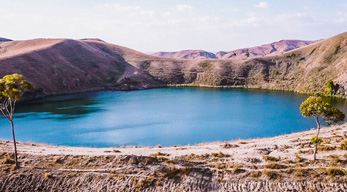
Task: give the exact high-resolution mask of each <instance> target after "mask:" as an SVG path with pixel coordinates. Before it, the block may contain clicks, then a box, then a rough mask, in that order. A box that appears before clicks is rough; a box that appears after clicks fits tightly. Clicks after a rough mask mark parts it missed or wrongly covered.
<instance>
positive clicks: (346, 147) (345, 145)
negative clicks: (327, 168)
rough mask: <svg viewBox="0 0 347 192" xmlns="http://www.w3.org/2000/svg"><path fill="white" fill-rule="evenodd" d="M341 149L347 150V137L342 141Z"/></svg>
mask: <svg viewBox="0 0 347 192" xmlns="http://www.w3.org/2000/svg"><path fill="white" fill-rule="evenodd" d="M340 149H342V150H347V139H345V140H343V141H342V142H341V144H340Z"/></svg>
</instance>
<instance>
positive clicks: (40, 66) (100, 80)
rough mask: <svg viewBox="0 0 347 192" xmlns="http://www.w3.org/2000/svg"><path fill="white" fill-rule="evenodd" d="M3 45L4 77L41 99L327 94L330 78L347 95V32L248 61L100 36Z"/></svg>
mask: <svg viewBox="0 0 347 192" xmlns="http://www.w3.org/2000/svg"><path fill="white" fill-rule="evenodd" d="M0 47H1V48H0V67H1V71H0V76H4V75H6V74H11V73H20V74H23V75H24V76H25V77H26V78H27V79H28V80H29V81H30V82H32V83H33V84H34V86H35V88H36V91H35V92H34V96H35V97H38V96H46V95H54V94H65V93H75V92H83V91H92V90H106V89H107V90H114V89H115V90H130V89H145V88H151V87H158V86H166V85H167V84H171V85H177V86H243V87H257V88H268V89H277V90H290V91H298V92H323V91H324V88H325V85H326V82H327V81H328V80H334V82H337V83H338V84H339V85H340V87H339V91H338V94H339V95H342V96H346V95H347V93H346V90H347V72H346V69H347V33H342V34H340V35H337V36H335V37H332V38H330V39H326V40H322V41H319V42H316V43H313V44H311V45H308V46H304V47H302V48H299V49H295V50H292V51H289V52H287V53H284V54H277V55H273V56H272V55H269V56H264V57H254V58H248V59H244V60H242V59H239V60H237V59H235V60H230V59H203V60H201V59H175V58H163V57H156V56H151V55H146V54H143V53H140V52H137V51H135V50H132V49H129V48H125V47H121V46H117V45H113V44H110V43H106V42H104V41H101V40H99V39H83V40H69V39H36V40H27V41H9V42H2V43H0Z"/></svg>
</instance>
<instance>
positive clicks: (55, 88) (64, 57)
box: [0, 39, 161, 97]
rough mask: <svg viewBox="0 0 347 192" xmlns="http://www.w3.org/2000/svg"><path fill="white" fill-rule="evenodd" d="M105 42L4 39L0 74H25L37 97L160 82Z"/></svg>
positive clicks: (0, 50)
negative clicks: (126, 59)
mask: <svg viewBox="0 0 347 192" xmlns="http://www.w3.org/2000/svg"><path fill="white" fill-rule="evenodd" d="M95 42H100V43H101V44H100V45H99V43H95ZM104 44H105V43H104V42H102V41H99V40H69V39H36V40H27V41H11V42H3V43H0V47H1V48H0V67H1V71H0V76H1V77H2V76H4V75H6V74H12V73H20V74H23V75H24V76H25V77H26V78H27V79H28V80H29V81H30V82H32V83H33V84H34V86H35V88H36V91H35V97H39V96H44V95H55V94H64V93H74V92H83V91H92V90H104V89H117V90H118V89H120V90H129V89H143V88H150V87H154V86H160V85H161V83H160V82H159V81H157V80H155V79H154V78H153V77H152V76H150V75H148V74H147V73H146V72H144V71H143V70H139V69H137V68H135V67H133V66H132V65H129V64H128V63H127V62H126V61H125V60H124V58H123V57H122V55H121V51H118V49H117V46H102V45H104Z"/></svg>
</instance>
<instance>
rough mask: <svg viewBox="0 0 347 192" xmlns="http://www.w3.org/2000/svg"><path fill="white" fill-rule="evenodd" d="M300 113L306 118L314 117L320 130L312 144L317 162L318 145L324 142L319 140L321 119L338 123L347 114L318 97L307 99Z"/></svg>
mask: <svg viewBox="0 0 347 192" xmlns="http://www.w3.org/2000/svg"><path fill="white" fill-rule="evenodd" d="M300 112H301V114H302V115H303V116H304V117H307V118H310V117H313V118H314V119H315V121H316V124H317V129H318V131H317V136H316V137H313V138H312V139H311V142H312V143H313V144H314V145H315V150H314V154H313V158H314V160H316V154H317V150H318V145H320V144H321V143H322V140H321V139H320V138H319V131H320V128H321V122H320V119H319V118H320V117H321V118H323V120H324V121H325V122H326V123H327V124H331V123H338V122H340V121H343V120H344V119H345V114H344V113H343V112H342V111H340V110H339V109H337V108H335V107H332V106H331V105H330V104H328V103H326V102H325V101H324V100H323V98H321V97H317V96H310V97H309V98H308V99H306V100H305V101H304V102H303V103H302V104H301V106H300Z"/></svg>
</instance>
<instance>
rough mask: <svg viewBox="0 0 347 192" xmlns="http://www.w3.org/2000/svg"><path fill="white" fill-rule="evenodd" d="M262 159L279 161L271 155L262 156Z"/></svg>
mask: <svg viewBox="0 0 347 192" xmlns="http://www.w3.org/2000/svg"><path fill="white" fill-rule="evenodd" d="M263 159H264V160H265V161H274V162H277V161H280V159H279V158H277V157H272V156H268V155H265V156H263Z"/></svg>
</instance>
